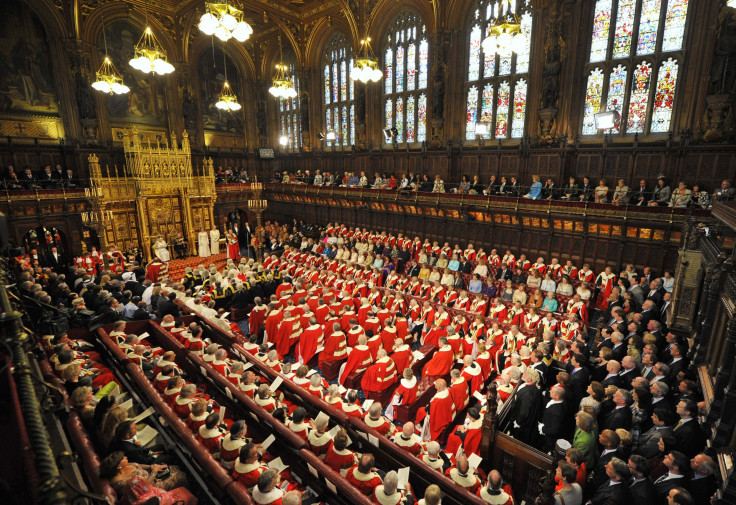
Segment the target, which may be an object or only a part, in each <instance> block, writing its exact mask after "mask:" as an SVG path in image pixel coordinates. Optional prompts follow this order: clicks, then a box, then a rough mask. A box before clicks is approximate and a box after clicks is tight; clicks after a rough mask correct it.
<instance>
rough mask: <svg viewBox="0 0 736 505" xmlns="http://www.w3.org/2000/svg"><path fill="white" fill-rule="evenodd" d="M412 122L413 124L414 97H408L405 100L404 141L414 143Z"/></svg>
mask: <svg viewBox="0 0 736 505" xmlns="http://www.w3.org/2000/svg"><path fill="white" fill-rule="evenodd" d="M414 122H415V111H414V96H413V95H412V96H410V97H409V98H407V100H406V141H407V142H414V141H415V138H414V137H415V135H414Z"/></svg>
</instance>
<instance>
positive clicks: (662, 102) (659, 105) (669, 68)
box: [651, 58, 678, 133]
mask: <svg viewBox="0 0 736 505" xmlns="http://www.w3.org/2000/svg"><path fill="white" fill-rule="evenodd" d="M677 70H678V65H677V61H676V60H673V59H672V58H669V59H667V61H665V62H664V63H662V65H661V66H660V67H659V74H658V75H657V90H656V92H655V93H654V104H653V108H652V126H651V131H652V132H657V133H665V132H668V131H669V130H670V119H671V118H672V106H673V105H674V102H675V84H676V83H677Z"/></svg>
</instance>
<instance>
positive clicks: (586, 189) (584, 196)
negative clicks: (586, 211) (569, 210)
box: [578, 177, 593, 202]
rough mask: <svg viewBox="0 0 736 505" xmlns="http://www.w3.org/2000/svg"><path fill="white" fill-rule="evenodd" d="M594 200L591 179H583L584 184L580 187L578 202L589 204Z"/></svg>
mask: <svg viewBox="0 0 736 505" xmlns="http://www.w3.org/2000/svg"><path fill="white" fill-rule="evenodd" d="M592 199H593V186H592V185H591V184H590V179H589V178H587V177H583V184H581V185H580V188H579V191H578V200H580V201H581V202H589V201H591V200H592Z"/></svg>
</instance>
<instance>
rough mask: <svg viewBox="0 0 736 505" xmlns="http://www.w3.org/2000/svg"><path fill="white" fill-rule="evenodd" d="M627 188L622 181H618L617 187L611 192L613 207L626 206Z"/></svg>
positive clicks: (627, 201)
mask: <svg viewBox="0 0 736 505" xmlns="http://www.w3.org/2000/svg"><path fill="white" fill-rule="evenodd" d="M629 192H630V191H629V187H628V186H627V185H626V182H624V180H623V179H619V180H618V185H617V186H616V189H615V190H614V191H613V200H611V203H612V204H613V205H626V204H628V203H629Z"/></svg>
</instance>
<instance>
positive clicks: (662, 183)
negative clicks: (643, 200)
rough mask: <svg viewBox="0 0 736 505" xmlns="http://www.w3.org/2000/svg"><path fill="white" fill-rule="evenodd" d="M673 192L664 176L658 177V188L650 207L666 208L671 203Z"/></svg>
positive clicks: (653, 194) (650, 201) (655, 190)
mask: <svg viewBox="0 0 736 505" xmlns="http://www.w3.org/2000/svg"><path fill="white" fill-rule="evenodd" d="M671 197H672V190H671V189H670V187H669V186H668V185H667V181H666V180H665V177H664V176H663V175H660V176H659V177H657V186H656V187H655V188H654V192H653V193H652V198H651V200H649V207H665V206H666V205H667V204H669V203H670V198H671Z"/></svg>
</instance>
